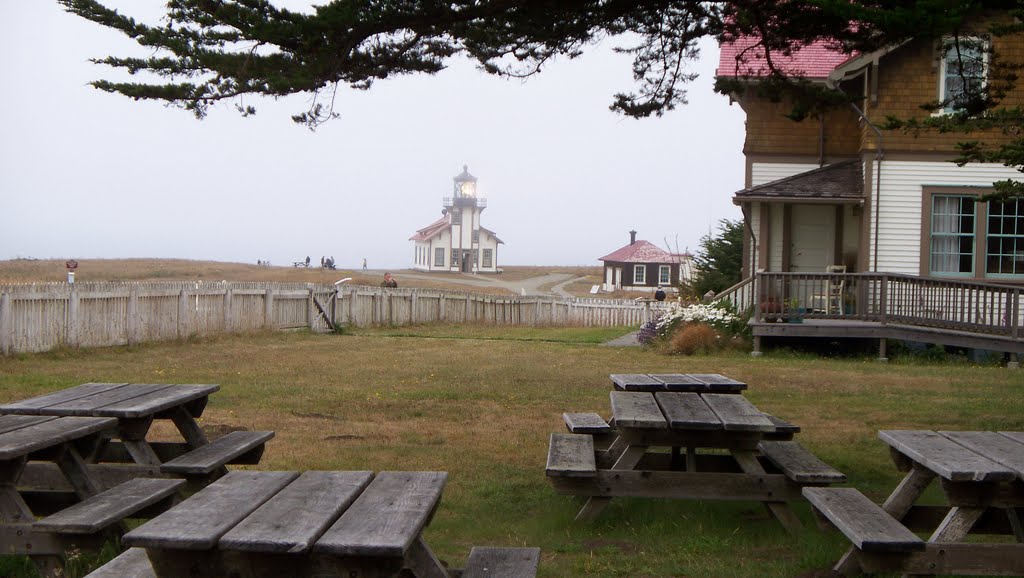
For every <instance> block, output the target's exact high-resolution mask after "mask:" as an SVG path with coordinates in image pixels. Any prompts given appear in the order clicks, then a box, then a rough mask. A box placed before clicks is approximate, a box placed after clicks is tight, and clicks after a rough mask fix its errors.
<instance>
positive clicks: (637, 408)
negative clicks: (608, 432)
mask: <svg viewBox="0 0 1024 578" xmlns="http://www.w3.org/2000/svg"><path fill="white" fill-rule="evenodd" d="M611 400H612V417H613V418H614V419H615V427H619V428H623V427H624V428H645V429H665V428H667V427H668V422H666V421H665V416H664V415H662V413H661V408H659V407H658V402H656V401H655V400H654V394H653V393H647V392H640V391H612V392H611Z"/></svg>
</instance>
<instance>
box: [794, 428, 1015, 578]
mask: <svg viewBox="0 0 1024 578" xmlns="http://www.w3.org/2000/svg"><path fill="white" fill-rule="evenodd" d="M878 435H879V438H881V439H882V441H883V442H885V443H886V444H887V445H888V446H889V449H890V455H891V456H892V458H893V461H894V462H895V464H896V466H897V467H898V468H899V469H900V470H901V471H904V472H906V475H905V476H904V478H903V481H902V482H901V483H900V484H899V486H897V488H896V489H895V490H894V491H893V493H892V494H891V495H890V496H889V498H888V499H887V500H886V501H885V503H884V504H882V505H881V506H879V505H876V504H875V503H873V502H871V501H870V500H869V499H868V498H867V497H865V496H864V495H862V494H861V493H860V492H858V491H857V490H855V489H853V488H805V489H804V490H803V491H804V494H805V495H806V497H807V499H808V500H809V501H810V502H811V504H812V505H813V506H814V508H815V509H816V510H817V511H818V512H819V513H820V514H821V515H822V516H823V517H825V518H826V519H827V520H828V521H829V522H831V523H832V524H833V525H834V526H835V527H836V528H838V529H839V530H840V531H842V532H843V534H844V535H846V537H847V538H849V539H850V541H851V543H852V544H853V546H852V547H851V548H850V549H849V550H848V551H847V553H846V554H845V555H844V556H843V557H842V558H841V559H840V560H839V562H838V563H837V564H836V566H835V568H834V569H835V571H836V572H838V573H840V574H844V575H853V574H856V573H858V572H860V571H863V572H868V573H876V572H899V573H906V574H914V575H935V574H960V575H986V576H988V575H993V576H996V575H997V576H1024V526H1022V523H1021V522H1022V515H1024V432H979V431H974V432H969V431H940V432H934V431H927V430H883V431H880V432H879V434H878ZM936 479H938V480H939V482H940V486H941V490H942V496H943V498H944V500H945V502H946V503H945V505H941V506H934V505H922V504H918V500H919V499H920V498H921V496H922V494H923V493H924V491H925V489H926V488H927V487H928V486H929V485H931V483H932V481H934V480H936ZM920 532H924V533H929V534H930V537H929V538H928V539H927V540H922V539H921V538H919V537H918V536H917V535H916V533H920ZM969 534H1008V535H1010V536H1013V538H1014V540H1015V542H1016V543H1007V542H1000V543H989V542H980V541H977V540H970V541H968V540H965V538H967V536H968V535H969Z"/></svg>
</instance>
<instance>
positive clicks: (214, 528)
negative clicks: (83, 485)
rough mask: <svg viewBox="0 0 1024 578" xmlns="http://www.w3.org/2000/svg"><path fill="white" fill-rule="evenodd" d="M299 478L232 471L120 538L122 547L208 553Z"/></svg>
mask: <svg viewBox="0 0 1024 578" xmlns="http://www.w3.org/2000/svg"><path fill="white" fill-rule="evenodd" d="M298 477H299V474H298V473H297V472H254V471H243V470H235V471H232V472H229V473H228V475H226V476H224V477H223V478H221V479H219V480H217V481H216V482H214V483H212V484H210V485H209V486H206V487H205V488H203V489H202V490H200V491H198V492H196V493H195V494H193V495H192V496H191V497H189V498H188V499H187V500H185V501H183V502H182V503H180V504H178V505H177V506H175V507H173V508H171V509H170V510H167V511H166V512H164V513H163V514H160V515H159V516H157V517H156V518H153V519H152V520H150V521H149V522H146V523H145V524H143V525H141V526H139V527H138V528H136V529H134V530H132V531H131V532H128V533H127V534H125V535H124V538H122V540H121V542H122V543H123V544H125V545H126V546H139V547H143V548H168V549H180V550H209V549H211V548H213V547H214V546H215V545H216V544H217V541H218V540H220V538H221V536H223V535H224V534H225V533H227V531H228V530H230V529H231V528H232V527H234V526H235V525H236V524H238V523H239V522H241V521H242V520H244V519H245V517H246V516H248V515H249V514H250V513H252V512H253V511H254V510H255V509H256V508H259V507H260V506H261V505H263V503H264V502H266V501H267V500H269V499H270V498H271V497H273V496H274V494H276V493H277V492H279V491H281V489H282V488H284V487H285V486H287V485H288V484H290V483H291V482H292V481H293V480H295V479H296V478H298Z"/></svg>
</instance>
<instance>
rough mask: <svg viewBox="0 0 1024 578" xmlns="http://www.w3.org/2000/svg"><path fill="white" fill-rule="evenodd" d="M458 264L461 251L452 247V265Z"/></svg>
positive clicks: (456, 265)
mask: <svg viewBox="0 0 1024 578" xmlns="http://www.w3.org/2000/svg"><path fill="white" fill-rule="evenodd" d="M458 266H459V252H458V251H456V250H455V249H452V267H458Z"/></svg>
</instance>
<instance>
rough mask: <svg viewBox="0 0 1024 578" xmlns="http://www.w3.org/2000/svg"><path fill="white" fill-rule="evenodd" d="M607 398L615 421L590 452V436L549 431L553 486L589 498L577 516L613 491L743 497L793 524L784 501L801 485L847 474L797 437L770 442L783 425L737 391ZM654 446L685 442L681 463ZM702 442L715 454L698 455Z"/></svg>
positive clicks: (596, 510)
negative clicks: (605, 440)
mask: <svg viewBox="0 0 1024 578" xmlns="http://www.w3.org/2000/svg"><path fill="white" fill-rule="evenodd" d="M610 396H611V407H612V419H613V420H614V424H615V425H614V429H613V430H612V431H613V434H612V435H614V439H613V441H612V442H611V443H610V444H609V445H608V447H607V449H605V450H603V451H602V450H599V449H595V446H594V437H593V436H592V435H590V434H580V433H568V434H562V433H554V434H552V435H551V445H550V447H549V453H548V465H547V470H546V473H547V475H548V476H549V478H550V479H551V480H552V482H553V484H554V486H555V489H556V491H558V492H559V493H563V494H571V495H578V496H586V497H588V500H587V503H586V504H585V505H584V506H583V508H582V509H581V510H580V512H579V514H578V515H577V520H592V519H593V518H595V517H596V516H597V515H599V514H600V513H601V511H602V510H603V509H604V508H605V507H606V506H607V504H608V503H609V501H610V500H611V499H612V498H613V497H621V496H641V497H658V498H678V499H699V500H750V501H758V502H762V503H764V504H765V505H766V506H767V507H768V509H769V510H770V511H771V513H772V514H773V515H774V516H775V517H776V518H777V519H778V520H779V521H780V522H781V523H782V524H783V526H785V527H786V528H787V529H790V530H794V529H796V528H799V527H800V521H799V520H798V518H797V517H796V516H795V515H794V514H793V512H792V510H791V509H790V507H789V505H788V504H787V502H791V501H802V500H803V498H802V496H801V493H800V489H801V487H803V486H806V485H824V484H830V483H836V482H842V481H844V480H845V476H844V475H843V474H841V473H840V472H838V471H836V470H834V469H833V468H831V467H829V466H828V465H827V464H824V463H823V462H821V460H819V459H817V458H816V457H814V456H813V455H812V454H811V453H810V452H808V451H807V450H806V449H804V448H803V447H802V446H800V445H799V444H797V443H796V442H793V441H789V440H772V439H769V436H771V435H774V434H776V433H777V431H778V430H779V429H780V427H784V426H779V425H777V423H776V420H773V418H771V416H768V415H767V414H765V413H763V412H761V411H760V410H758V409H757V408H756V407H754V405H753V404H752V403H750V401H748V400H747V399H746V398H745V397H743V396H742V395H735V394H721V393H692V392H670V391H656V392H633V391H618V390H615V391H612V392H611V393H610ZM787 425H788V424H787ZM790 435H791V434H790ZM654 448H685V449H686V455H685V461H684V460H681V459H678V457H677V455H676V453H675V452H674V451H673V452H672V453H665V452H655V451H652V450H653V449H654ZM705 448H710V449H712V450H716V451H715V452H713V453H709V452H705V453H701V452H699V451H698V450H701V449H705ZM720 450H725V452H722V451H720ZM766 467H767V468H769V469H766Z"/></svg>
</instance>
